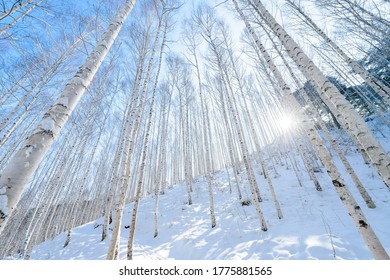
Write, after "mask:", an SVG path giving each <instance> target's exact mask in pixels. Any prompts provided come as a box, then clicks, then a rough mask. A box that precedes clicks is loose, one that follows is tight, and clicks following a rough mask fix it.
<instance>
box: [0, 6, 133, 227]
mask: <svg viewBox="0 0 390 280" xmlns="http://www.w3.org/2000/svg"><path fill="white" fill-rule="evenodd" d="M134 3H135V0H134V1H132V0H127V1H126V3H125V4H124V5H123V6H122V9H121V10H120V11H119V12H118V14H117V15H116V16H115V18H114V20H113V21H112V22H111V23H110V25H109V27H108V29H107V30H106V32H105V33H104V34H103V36H102V38H101V39H100V40H99V42H98V43H97V44H96V47H95V48H94V50H93V51H92V52H91V54H90V55H89V56H88V57H87V59H86V61H85V62H84V64H83V65H82V66H81V67H80V68H79V70H78V71H77V73H76V74H75V76H74V77H73V78H72V79H71V81H70V82H69V83H68V85H67V86H66V88H65V90H64V91H63V92H62V94H61V95H60V97H59V98H58V99H57V101H56V102H55V104H54V105H53V106H52V107H51V108H50V109H49V110H48V111H47V112H46V114H45V115H44V117H43V119H42V121H41V122H40V123H39V124H38V126H37V128H36V129H35V130H34V131H33V133H32V134H31V135H30V136H29V137H28V138H27V139H26V141H25V142H24V144H23V146H22V148H21V149H20V150H19V151H18V152H17V153H16V155H15V156H14V157H13V158H12V159H11V160H10V161H9V163H8V165H7V166H6V168H5V169H4V171H3V172H2V174H1V177H0V233H1V232H2V230H3V229H4V226H5V225H6V223H7V221H8V218H9V216H10V215H11V213H12V211H13V210H14V209H15V207H16V205H17V203H18V201H19V199H20V196H21V194H22V192H23V190H24V188H25V186H26V185H27V184H28V182H29V180H30V178H31V176H32V175H33V173H34V172H35V170H36V169H37V168H38V166H39V164H40V162H41V161H42V159H43V157H44V155H45V154H46V152H47V150H48V149H49V148H50V146H51V145H52V144H53V142H54V140H55V139H56V137H57V136H58V134H59V133H60V131H61V129H62V127H63V126H64V125H65V123H66V122H67V120H68V118H69V115H70V114H71V113H72V111H73V110H74V108H75V107H76V106H77V104H78V102H79V100H80V98H81V97H82V96H83V94H84V92H85V91H86V89H87V87H88V86H89V84H90V83H91V82H92V79H93V77H94V75H95V73H96V72H97V70H98V69H99V66H100V65H101V63H102V62H103V60H104V58H105V56H106V54H107V53H108V51H109V49H110V47H111V46H112V44H113V43H114V40H115V39H116V37H117V36H118V33H119V31H120V29H121V27H122V26H123V24H124V21H125V20H126V18H127V16H128V15H129V14H130V12H131V10H132V8H133V6H134Z"/></svg>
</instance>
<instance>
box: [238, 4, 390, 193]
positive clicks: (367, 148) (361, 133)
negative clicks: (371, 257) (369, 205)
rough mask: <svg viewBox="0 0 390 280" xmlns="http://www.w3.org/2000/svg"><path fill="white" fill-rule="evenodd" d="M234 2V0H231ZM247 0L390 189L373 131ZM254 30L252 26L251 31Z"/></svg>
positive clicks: (388, 163) (389, 163)
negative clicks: (360, 147)
mask: <svg viewBox="0 0 390 280" xmlns="http://www.w3.org/2000/svg"><path fill="white" fill-rule="evenodd" d="M233 1H234V2H236V1H235V0H233ZM250 3H251V4H252V5H253V7H254V8H255V9H256V10H257V11H258V12H259V14H260V15H261V16H262V18H263V19H264V20H265V22H266V23H267V25H268V26H269V27H270V28H271V30H272V31H273V32H274V34H275V35H276V36H278V38H279V40H280V41H281V42H282V44H283V45H284V46H285V48H286V50H287V53H288V54H289V56H290V57H291V58H292V59H293V60H294V61H295V63H296V64H297V65H298V67H299V69H300V70H301V72H302V73H303V74H304V75H305V77H306V78H307V79H308V80H311V79H314V81H315V82H316V83H317V84H318V86H319V87H320V88H321V92H320V97H321V99H322V100H323V101H324V102H325V104H326V105H327V106H328V107H329V109H330V110H331V111H332V113H333V114H334V115H335V116H336V118H337V120H338V121H339V123H340V125H341V126H342V127H343V128H344V129H345V130H346V131H347V132H348V133H349V134H350V136H351V138H352V139H353V140H354V141H355V143H357V144H358V145H361V146H362V148H363V152H365V153H366V154H367V155H368V158H369V160H370V162H371V164H372V165H373V167H374V168H375V170H376V171H377V172H378V174H379V175H380V177H381V178H382V180H383V182H384V183H385V184H386V186H387V187H388V188H389V189H390V159H389V156H388V155H387V153H386V151H385V150H384V149H383V147H382V146H381V144H380V143H379V142H378V140H377V139H376V138H375V136H374V135H373V133H372V131H371V130H370V129H369V127H368V126H367V124H366V123H365V122H364V120H363V119H362V118H361V117H360V116H359V114H358V113H357V112H356V111H355V110H354V108H353V106H352V105H351V104H350V103H349V102H348V101H347V100H346V99H345V98H344V97H343V95H342V94H341V93H340V92H339V91H338V90H337V88H336V87H335V86H334V85H333V84H332V83H331V82H330V81H329V80H328V79H327V78H326V77H325V76H324V74H323V73H322V72H321V70H320V69H319V68H318V67H317V66H316V65H315V64H314V63H313V61H312V60H311V59H310V58H309V57H308V56H307V55H306V54H305V53H304V52H303V51H302V49H301V48H300V47H299V45H298V44H297V43H296V42H295V41H294V40H293V39H292V38H291V37H290V36H289V35H288V34H287V32H286V31H285V30H284V29H283V27H282V26H281V25H280V24H279V23H277V22H276V20H275V19H274V17H273V16H272V15H271V14H270V13H269V12H268V10H267V9H266V8H265V7H264V6H263V4H262V3H261V1H259V0H251V1H250ZM253 32H254V31H253V30H252V32H251V33H253Z"/></svg>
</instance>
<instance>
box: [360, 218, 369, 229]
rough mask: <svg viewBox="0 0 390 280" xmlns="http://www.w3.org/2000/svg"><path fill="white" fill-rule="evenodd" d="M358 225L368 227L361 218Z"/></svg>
mask: <svg viewBox="0 0 390 280" xmlns="http://www.w3.org/2000/svg"><path fill="white" fill-rule="evenodd" d="M359 225H360V227H364V228H367V227H368V224H367V223H366V222H365V221H363V220H359Z"/></svg>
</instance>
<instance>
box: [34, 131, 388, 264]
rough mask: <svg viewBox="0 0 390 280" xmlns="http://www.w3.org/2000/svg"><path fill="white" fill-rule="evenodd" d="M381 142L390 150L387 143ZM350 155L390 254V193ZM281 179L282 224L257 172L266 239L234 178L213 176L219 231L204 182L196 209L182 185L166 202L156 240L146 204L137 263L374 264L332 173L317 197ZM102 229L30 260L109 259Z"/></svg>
mask: <svg viewBox="0 0 390 280" xmlns="http://www.w3.org/2000/svg"><path fill="white" fill-rule="evenodd" d="M387 135H389V134H387ZM381 141H382V143H383V145H384V146H385V148H386V150H389V148H390V147H389V141H388V140H387V138H382V139H381ZM344 149H349V152H348V153H347V155H348V158H349V159H350V160H351V163H352V165H353V167H354V168H355V170H356V171H357V174H358V175H359V176H360V179H361V180H362V182H363V183H364V185H365V186H366V188H367V190H368V192H369V194H370V195H371V196H372V198H373V199H374V202H375V203H376V205H377V208H375V209H369V208H367V206H366V205H365V204H364V202H363V200H362V199H361V197H360V196H359V194H358V192H357V190H356V188H355V187H354V185H353V183H352V181H351V180H350V178H349V177H348V176H345V180H346V182H347V184H348V185H349V186H350V190H351V191H352V192H353V193H354V195H355V198H356V200H357V201H358V203H359V204H360V206H361V208H362V209H363V211H364V214H365V215H366V216H367V218H368V220H369V222H370V224H371V226H372V227H373V229H374V231H375V232H376V234H377V235H378V237H379V239H380V240H381V242H382V244H383V245H384V247H385V249H386V250H387V252H388V253H390V219H389V218H388V217H389V214H390V192H389V190H388V189H387V188H386V187H385V185H384V184H383V183H382V182H381V181H380V180H378V178H377V176H376V175H375V172H374V171H373V169H372V168H371V167H368V166H367V165H365V164H364V163H363V161H362V159H361V157H360V156H359V155H357V154H356V153H355V152H354V148H353V147H350V146H349V144H348V143H347V144H346V145H345V146H344ZM301 164H302V163H301ZM271 171H272V170H271ZM277 171H278V173H279V174H280V175H281V176H279V177H277V178H275V176H274V175H275V172H271V174H272V176H273V183H274V186H275V191H276V195H277V198H278V200H279V202H280V204H281V207H282V211H283V215H284V218H283V219H281V220H279V219H278V217H277V213H276V210H275V207H274V204H273V201H272V197H271V193H270V191H269V189H268V187H267V185H266V181H265V180H264V177H263V176H262V175H261V174H260V170H259V169H256V174H257V179H258V182H259V185H260V192H261V194H262V197H263V202H262V203H261V207H262V210H263V213H264V216H265V218H266V221H267V226H268V231H267V232H263V231H261V230H260V223H259V219H258V217H257V216H256V213H255V211H254V206H253V205H249V206H242V205H241V203H240V201H239V200H238V198H237V193H236V191H235V186H234V180H232V177H231V187H232V192H230V187H229V180H228V177H227V173H226V172H219V173H216V174H214V175H213V188H214V195H215V196H214V201H215V213H216V218H217V226H216V227H215V228H211V226H210V217H209V212H208V211H209V204H208V203H209V198H208V193H207V182H206V181H205V179H203V178H200V179H198V181H197V182H195V183H194V185H193V194H192V199H193V204H192V205H188V204H187V203H186V201H187V194H186V188H185V185H183V184H179V185H175V186H172V187H171V188H169V189H168V190H167V192H166V193H165V194H164V195H161V196H160V201H159V215H160V216H159V235H158V237H157V238H154V237H153V234H154V228H153V226H154V221H153V215H154V212H153V211H154V197H153V196H148V197H145V198H144V199H143V200H142V202H141V205H140V212H139V218H138V225H137V230H136V237H135V252H134V259H185V260H188V259H199V260H200V259H372V257H371V255H370V253H369V251H368V249H367V248H366V246H365V244H364V243H363V241H362V239H361V238H360V236H359V234H358V232H357V229H356V228H355V226H354V224H353V222H352V219H351V218H350V217H349V216H348V214H347V212H346V210H345V208H344V206H343V205H342V203H341V201H340V199H339V197H338V195H337V194H336V192H335V190H334V189H333V186H332V184H331V182H330V180H329V178H327V176H326V174H325V173H317V176H318V178H319V181H320V183H321V184H322V187H323V191H322V192H318V191H316V190H315V187H314V185H313V184H312V182H311V181H310V179H309V178H308V176H307V175H306V173H305V172H301V174H302V176H303V177H302V178H303V181H302V182H303V186H302V187H301V186H299V184H298V181H297V179H296V176H295V173H294V172H293V170H292V169H291V168H290V169H286V166H282V165H279V166H277ZM229 174H232V171H231V170H230V173H229ZM241 176H242V177H241V178H242V181H241V184H242V185H243V186H245V190H243V195H244V196H245V197H247V198H249V197H250V192H249V188H248V186H247V181H246V177H245V174H244V173H241ZM131 211H132V205H131V204H130V205H128V206H127V208H126V210H125V215H124V220H123V223H122V236H121V252H120V259H125V258H126V245H127V236H128V232H129V229H126V228H125V227H128V226H129V224H130V219H131V218H130V217H131ZM102 222H103V220H102V219H98V220H97V221H94V222H91V223H89V224H86V225H84V226H81V227H78V228H76V229H75V230H74V231H73V235H72V240H71V242H70V244H69V245H68V246H67V247H66V248H63V244H64V242H65V239H66V233H63V234H61V235H59V236H57V237H56V238H54V239H53V240H50V241H47V242H44V243H42V244H40V245H38V246H36V247H34V250H33V253H32V256H31V259H55V260H60V259H92V260H96V259H105V254H106V252H107V248H108V244H109V238H107V239H106V240H105V241H104V242H100V238H101V226H99V225H100V224H102Z"/></svg>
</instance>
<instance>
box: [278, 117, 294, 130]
mask: <svg viewBox="0 0 390 280" xmlns="http://www.w3.org/2000/svg"><path fill="white" fill-rule="evenodd" d="M278 126H279V127H280V129H281V130H282V132H289V131H292V130H293V129H294V127H295V118H294V117H293V116H292V115H290V114H284V115H282V116H280V118H279V119H278Z"/></svg>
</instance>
